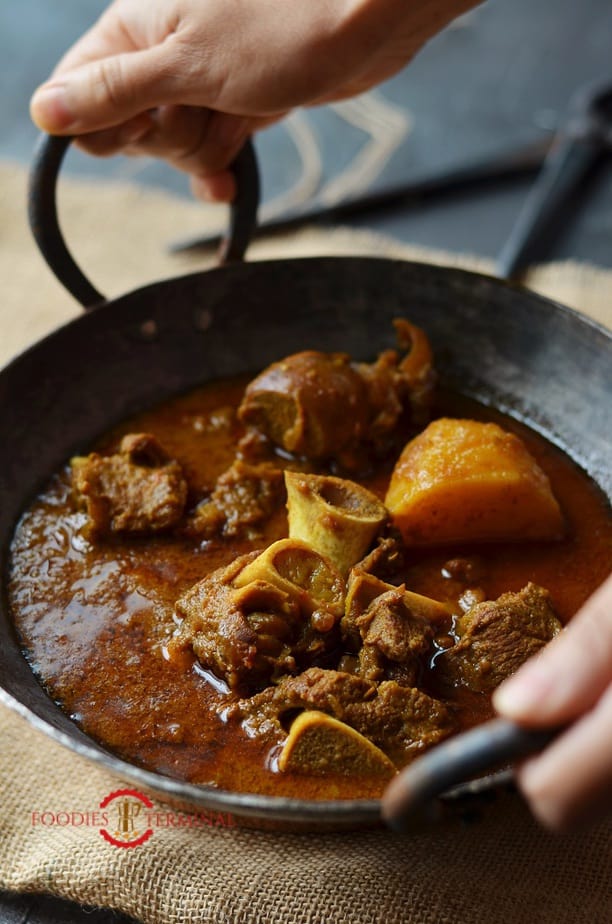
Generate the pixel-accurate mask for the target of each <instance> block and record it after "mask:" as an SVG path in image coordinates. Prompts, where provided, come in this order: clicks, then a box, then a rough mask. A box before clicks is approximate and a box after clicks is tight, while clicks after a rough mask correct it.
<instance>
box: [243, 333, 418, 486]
mask: <svg viewBox="0 0 612 924" xmlns="http://www.w3.org/2000/svg"><path fill="white" fill-rule="evenodd" d="M395 326H396V329H397V332H398V338H399V340H400V343H401V345H402V346H403V347H404V348H406V349H409V353H408V355H407V356H405V357H403V358H400V356H399V355H398V353H397V352H396V351H395V350H387V351H386V352H384V353H382V354H381V355H380V356H379V357H378V359H377V360H376V362H374V363H372V364H367V363H352V362H351V361H350V359H349V357H348V356H346V354H344V353H329V354H328V353H320V352H317V351H314V350H306V351H304V352H302V353H295V354H293V355H292V356H288V357H287V358H286V359H283V360H281V361H280V362H277V363H273V364H272V365H271V366H269V367H268V368H267V369H265V370H264V371H263V372H262V373H261V374H260V375H258V376H257V378H255V379H254V380H253V381H252V382H251V383H250V384H249V385H248V387H247V389H246V391H245V394H244V398H243V400H242V403H241V405H240V408H239V410H238V416H239V418H240V420H241V421H242V422H243V423H246V424H248V425H250V426H252V427H255V428H256V429H257V430H259V431H260V432H261V433H264V434H265V435H266V436H267V437H268V439H270V440H271V441H272V443H274V444H275V445H276V446H278V447H280V448H282V449H284V450H285V451H287V452H290V453H293V454H294V455H297V456H300V457H304V458H308V459H314V460H324V459H336V460H338V461H340V462H341V464H343V465H344V466H345V467H347V468H354V467H355V466H356V465H357V464H358V463H357V457H356V455H355V453H356V452H357V450H358V449H359V448H360V447H361V446H366V445H367V446H368V447H370V448H371V449H373V451H375V452H376V453H381V452H385V451H387V450H388V449H389V447H390V445H392V444H393V441H394V440H395V439H396V437H397V428H398V423H399V421H400V419H401V418H402V417H403V415H404V413H405V412H406V411H409V416H410V417H411V419H412V421H413V422H417V423H419V424H421V423H423V422H424V419H425V417H426V415H427V413H428V409H429V404H430V399H431V393H432V387H433V381H434V375H433V371H432V358H431V350H430V347H429V343H428V341H427V338H426V336H425V334H424V333H423V332H422V331H421V330H419V328H416V327H414V326H413V325H411V324H409V323H408V322H407V321H397V322H396V323H395Z"/></svg>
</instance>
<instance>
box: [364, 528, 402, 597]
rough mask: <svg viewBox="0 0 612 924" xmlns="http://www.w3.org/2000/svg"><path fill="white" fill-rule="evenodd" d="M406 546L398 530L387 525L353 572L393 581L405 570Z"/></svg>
mask: <svg viewBox="0 0 612 924" xmlns="http://www.w3.org/2000/svg"><path fill="white" fill-rule="evenodd" d="M405 562H406V548H405V546H404V543H403V541H402V536H401V533H400V532H399V530H397V529H395V527H393V526H390V525H387V526H386V527H385V529H384V530H383V532H382V533H381V535H380V536H379V537H378V539H377V540H376V545H375V546H374V548H373V549H372V551H371V552H368V554H367V555H366V556H365V558H362V559H361V561H358V562H357V564H356V565H355V567H354V568H353V571H354V572H363V573H365V574H372V575H374V576H375V577H378V578H380V579H381V580H383V581H390V582H391V583H393V581H394V579H396V578H397V577H398V576H399V575H400V574H401V573H402V571H403V570H405V567H404V566H405Z"/></svg>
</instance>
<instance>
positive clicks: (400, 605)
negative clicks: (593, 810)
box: [356, 588, 433, 686]
mask: <svg viewBox="0 0 612 924" xmlns="http://www.w3.org/2000/svg"><path fill="white" fill-rule="evenodd" d="M402 591H403V588H401V589H400V588H398V589H397V590H390V591H387V592H386V593H384V594H381V595H380V596H379V597H377V598H376V599H375V600H374V601H373V602H372V603H371V604H370V606H369V607H368V608H367V610H366V611H365V613H363V614H362V615H361V616H359V617H358V619H357V620H356V622H357V626H358V628H359V631H360V633H361V637H362V639H363V647H362V649H361V652H360V660H361V656H362V655H363V657H364V659H367V661H366V660H364V661H363V663H362V665H361V666H362V669H363V668H364V667H365V664H366V663H369V665H370V670H368V671H367V673H366V674H364V676H365V677H366V678H367V679H369V680H383V679H384V678H385V677H388V676H389V674H388V673H387V669H388V668H390V667H396V668H397V667H400V666H401V668H402V669H401V671H399V672H397V673H396V675H395V677H396V679H399V678H400V677H401V679H402V681H403V683H405V684H407V685H409V686H414V685H416V683H417V681H418V679H419V677H420V672H421V669H422V660H423V658H424V656H425V655H426V654H427V653H428V652H429V650H430V647H431V641H432V638H433V629H432V628H431V626H430V625H429V623H428V622H427V621H426V620H425V619H424V618H423V617H422V616H421V615H420V614H419V613H417V612H415V610H414V609H411V608H410V606H409V604H408V603H407V602H406V599H405V594H404V593H403V592H402ZM373 656H374V657H376V661H377V662H378V663H377V664H376V665H375V664H374V660H373Z"/></svg>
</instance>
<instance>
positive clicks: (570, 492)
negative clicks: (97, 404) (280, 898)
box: [9, 379, 612, 799]
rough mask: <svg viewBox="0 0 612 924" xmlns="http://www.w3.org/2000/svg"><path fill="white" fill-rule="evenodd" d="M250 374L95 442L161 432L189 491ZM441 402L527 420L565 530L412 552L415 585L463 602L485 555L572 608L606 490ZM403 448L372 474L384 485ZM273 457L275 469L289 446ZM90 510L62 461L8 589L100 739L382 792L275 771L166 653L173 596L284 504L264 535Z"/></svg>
mask: <svg viewBox="0 0 612 924" xmlns="http://www.w3.org/2000/svg"><path fill="white" fill-rule="evenodd" d="M245 384H246V379H244V380H243V379H241V380H231V381H222V382H216V383H211V384H208V385H206V386H204V387H201V388H199V389H197V390H195V391H193V392H191V393H189V394H187V395H184V396H182V397H179V398H177V399H174V400H172V401H168V402H166V403H164V404H162V405H160V406H159V407H157V408H155V409H153V410H151V411H148V412H146V413H144V414H141V415H139V416H138V417H136V418H133V419H131V420H129V421H126V422H125V423H124V424H122V425H121V427H119V428H117V429H116V430H114V431H113V432H112V433H110V434H107V435H106V436H105V437H103V438H102V439H101V440H100V441H99V443H98V445H97V447H96V448H97V449H98V450H99V451H102V452H104V451H110V450H113V449H114V448H115V447H116V446H117V444H118V442H119V440H120V438H121V436H122V435H124V434H125V433H127V432H134V431H147V432H150V433H153V434H155V436H157V437H158V439H159V440H160V442H161V443H162V444H163V445H164V446H165V447H166V449H167V450H168V452H169V454H170V455H171V456H172V457H173V458H176V459H177V460H178V461H179V462H180V463H181V464H182V465H183V467H184V469H185V472H186V475H187V478H188V481H189V484H190V490H191V492H192V494H193V500H194V502H195V500H196V499H198V498H200V497H201V496H202V495H203V494H205V493H206V491H208V490H210V489H211V488H212V486H213V484H214V482H215V479H216V478H217V477H218V476H219V475H220V474H221V473H222V472H223V471H224V470H225V469H226V468H227V467H228V466H229V465H230V464H231V462H232V461H233V458H234V454H235V446H236V441H237V439H238V438H239V437H240V435H241V432H242V431H241V430H240V427H239V426H238V425H237V424H235V423H231V422H229V421H230V420H231V417H230V415H228V414H227V409H228V408H235V407H237V405H238V404H239V402H240V399H241V397H242V393H243V389H244V386H245ZM437 414H444V415H445V416H456V417H464V418H468V417H471V418H475V419H481V420H493V421H495V422H497V423H499V424H500V425H501V426H503V427H505V428H506V429H508V430H512V431H514V432H516V433H518V434H519V436H520V437H521V438H522V439H523V440H524V441H525V443H526V445H527V447H528V449H529V450H530V452H531V453H532V455H533V456H534V457H535V458H536V459H537V461H538V462H539V464H540V465H541V467H542V468H543V469H544V471H545V472H546V473H547V475H548V477H549V479H550V481H551V485H552V489H553V492H554V494H555V495H556V497H557V499H558V501H559V503H560V505H561V508H562V510H563V512H564V515H565V517H566V521H567V533H566V538H564V539H563V540H562V541H560V542H554V543H551V542H548V543H543V542H540V543H537V542H536V543H534V542H529V543H525V544H520V543H519V544H514V545H509V544H492V545H488V546H482V545H481V546H479V547H477V548H476V547H458V546H453V547H452V548H444V549H443V548H437V549H434V550H419V551H416V552H414V553H411V555H410V564H409V567H408V569H407V572H406V574H405V581H406V584H407V587H408V588H409V589H410V590H414V591H417V592H418V593H422V594H426V595H428V596H431V597H434V598H437V599H440V600H453V601H456V600H457V597H458V595H459V594H460V593H461V592H462V590H463V585H461V584H460V582H459V581H458V580H456V579H453V578H452V577H449V576H445V575H448V569H445V568H444V566H445V563H446V562H448V561H449V559H455V558H457V557H461V556H470V557H473V556H477V559H478V560H479V562H480V567H481V571H482V578H481V579H480V580H479V584H480V586H482V587H483V589H484V591H485V593H486V595H487V598H488V599H493V598H495V597H497V596H498V595H499V594H501V593H503V592H504V591H508V590H519V589H520V588H522V587H523V586H524V585H525V584H526V583H527V582H528V581H533V582H535V583H537V584H540V585H542V586H543V587H546V588H547V589H548V590H549V591H550V592H551V596H552V600H553V604H554V606H555V609H556V611H557V613H558V615H559V617H560V618H561V620H562V621H563V622H566V621H567V620H568V619H570V618H571V616H572V615H573V614H574V613H575V611H576V610H577V609H578V608H579V607H580V605H581V604H582V603H583V602H584V600H585V599H586V598H587V597H588V596H589V594H590V593H591V592H592V591H593V590H594V589H595V587H597V586H598V584H600V583H601V582H602V581H603V579H604V578H605V577H606V575H607V573H608V571H609V567H610V558H611V552H612V517H611V515H610V509H609V506H608V504H607V501H606V499H605V498H604V497H603V495H602V494H601V492H600V491H599V489H598V488H597V487H596V486H595V485H594V484H593V483H592V482H591V481H590V480H589V479H588V477H587V476H586V475H585V474H584V473H583V472H581V471H580V470H579V469H578V468H577V467H576V466H575V465H574V464H573V463H572V462H571V461H570V460H569V459H568V458H567V457H566V456H565V455H564V454H563V453H562V452H560V451H559V450H558V449H557V448H556V447H554V446H552V445H551V444H550V443H548V442H546V441H545V440H544V439H543V438H542V437H540V436H539V435H537V434H536V433H534V432H532V431H530V430H529V429H528V428H526V427H524V426H522V425H520V424H518V423H517V422H516V421H514V420H512V419H510V418H507V417H504V416H503V415H501V414H499V413H496V412H493V411H491V410H489V409H485V408H484V407H482V406H480V405H478V404H476V403H475V402H473V401H471V400H468V399H466V398H462V397H458V396H449V395H446V396H442V397H441V398H440V399H439V406H438V408H437ZM393 461H394V460H391V462H390V463H389V464H388V465H387V467H386V468H384V467H383V469H381V470H380V471H378V472H377V473H376V474H375V475H374V476H372V477H371V478H368V479H366V480H364V482H363V483H364V484H365V485H366V487H368V488H370V489H371V490H373V491H374V492H375V493H377V494H378V495H379V496H380V497H381V498H382V497H384V495H385V491H386V487H387V483H388V478H389V475H390V471H391V468H392V464H393ZM278 464H279V467H281V466H282V465H283V464H284V463H283V460H282V459H279V460H278ZM84 522H85V517H84V514H83V513H82V512H80V511H78V510H77V509H76V507H75V504H74V501H73V498H72V495H71V488H70V475H69V468H68V467H66V468H65V469H64V470H63V471H62V472H60V473H58V474H56V475H55V476H54V477H53V478H52V479H51V481H50V482H49V484H48V485H47V487H46V488H45V489H44V491H43V492H42V493H41V494H40V496H39V497H38V498H37V499H36V500H35V501H34V503H33V504H32V506H31V507H30V508H29V509H28V510H27V511H26V512H25V513H24V514H23V516H22V518H21V521H20V522H19V524H18V527H17V529H16V532H15V536H14V539H13V543H12V548H11V561H10V581H9V595H10V604H11V608H12V613H13V618H14V620H15V623H16V626H17V629H18V632H19V634H20V637H21V640H22V644H23V648H24V652H25V654H26V657H27V659H28V661H29V662H30V664H31V666H32V669H33V670H34V672H35V673H36V675H37V676H38V677H39V679H40V681H41V683H43V684H44V686H45V688H46V689H47V691H48V693H49V695H50V696H51V697H53V699H54V700H56V701H57V702H58V703H59V704H60V705H61V706H62V708H63V709H64V710H65V711H66V712H67V713H68V714H69V715H70V716H71V717H72V718H73V719H74V721H75V722H77V723H78V724H79V725H80V726H81V727H82V728H83V729H84V730H85V731H86V732H87V733H88V734H89V735H90V736H91V737H92V738H94V739H97V740H98V741H100V742H102V743H103V744H104V745H105V746H107V747H108V748H109V749H110V750H112V751H114V752H115V753H117V754H118V755H119V756H121V757H123V758H125V759H127V760H128V761H131V762H133V763H135V764H138V765H140V766H143V767H147V768H149V769H151V770H155V771H158V772H160V773H162V774H167V775H168V776H172V777H176V778H179V779H184V780H189V781H191V782H194V783H205V784H212V785H216V786H219V787H221V788H224V789H229V790H236V791H243V792H258V793H269V794H274V795H287V796H296V797H300V798H307V799H316V798H356V797H371V796H376V795H378V794H379V793H380V791H381V790H382V788H383V787H384V783H381V782H380V781H376V780H364V779H359V780H354V779H351V778H350V777H346V776H340V775H338V776H336V777H332V776H329V777H325V778H322V777H308V776H292V775H291V774H288V773H286V774H284V773H279V772H277V771H276V770H275V763H274V754H273V753H270V752H269V746H268V744H267V743H266V742H265V741H264V740H262V739H258V738H249V737H248V736H247V735H246V734H245V733H244V732H242V731H241V729H240V728H238V727H236V726H232V725H228V724H225V723H224V722H223V720H222V719H221V718H220V717H219V716H218V714H217V712H216V711H215V710H216V707H218V705H219V704H220V703H221V702H222V701H224V700H227V699H228V698H231V695H230V694H227V693H225V692H224V691H223V690H222V689H221V688H220V685H219V684H218V683H214V682H210V681H211V680H213V681H214V678H210V677H208V676H207V675H206V673H205V672H204V671H203V669H201V668H199V667H198V666H197V665H194V666H193V667H192V668H191V669H190V670H180V669H177V667H176V666H175V665H171V664H170V663H169V662H168V661H167V660H166V659H165V657H164V646H165V644H166V643H167V641H168V639H169V637H170V636H171V634H172V632H173V630H174V628H175V626H176V622H175V619H176V617H175V615H174V603H175V601H176V599H177V598H178V597H179V596H180V595H181V594H182V593H183V592H184V591H185V590H187V588H189V587H190V586H191V585H192V584H194V583H195V582H196V581H198V580H200V579H201V578H202V577H204V576H205V575H206V574H207V573H208V572H210V571H212V570H213V569H215V568H217V567H219V566H221V565H224V564H227V563H229V562H230V561H232V560H233V559H234V558H235V557H236V556H238V555H241V554H243V553H244V552H247V551H250V550H252V549H256V548H263V547H264V546H266V545H267V544H269V543H270V542H272V541H274V540H276V539H278V538H281V537H283V536H285V535H286V534H287V523H286V516H285V512H284V509H282V508H281V510H280V511H278V512H277V513H276V514H275V515H273V516H272V518H271V519H270V520H269V521H268V523H267V524H266V526H265V529H264V534H263V536H262V537H261V538H260V539H257V540H254V541H246V540H243V541H237V540H232V539H219V540H208V541H200V540H194V539H187V538H181V537H177V536H165V537H164V536H157V537H146V538H142V539H134V538H129V539H123V538H115V539H112V540H108V541H107V540H105V541H103V542H100V543H98V544H96V545H93V544H90V542H88V541H87V540H86V539H85V538H84V536H83V532H82V527H83V525H84ZM447 630H450V626H449V627H447ZM426 686H427V687H428V691H429V692H431V693H433V694H434V695H436V694H438V693H439V691H437V690H436V676H435V670H433V671H431V672H430V674H429V676H428V678H427V679H426ZM447 701H448V691H447ZM453 702H454V703H455V707H456V709H457V711H458V713H459V715H460V720H461V724H462V725H463V726H464V727H467V726H470V725H472V724H474V723H476V722H479V721H482V720H484V719H486V718H487V717H488V716H489V715H490V706H489V700H488V697H486V696H483V695H480V694H474V693H472V694H470V693H468V692H467V691H465V690H459V689H458V690H457V691H456V695H455V694H454V696H453Z"/></svg>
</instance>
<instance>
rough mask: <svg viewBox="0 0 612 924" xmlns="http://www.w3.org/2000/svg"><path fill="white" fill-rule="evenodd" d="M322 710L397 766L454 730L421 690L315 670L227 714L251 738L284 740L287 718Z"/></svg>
mask: <svg viewBox="0 0 612 924" xmlns="http://www.w3.org/2000/svg"><path fill="white" fill-rule="evenodd" d="M302 709H317V710H319V711H320V712H325V713H327V714H328V715H333V716H334V717H335V718H337V719H339V720H340V721H341V722H345V723H346V724H347V725H350V726H351V727H352V728H354V729H356V730H357V731H358V732H360V733H361V734H362V735H364V736H365V737H366V738H369V740H370V741H372V742H373V743H374V744H375V745H377V747H379V748H380V749H381V750H382V751H384V752H385V754H387V755H388V756H389V757H390V758H391V760H393V762H394V763H395V764H396V765H397V766H403V765H404V764H406V763H408V762H409V761H410V760H412V759H413V758H414V757H416V756H417V755H418V754H419V753H420V752H421V751H423V750H425V749H426V748H428V747H431V745H433V744H437V742H438V741H441V740H442V739H443V738H445V737H447V736H448V735H449V734H451V732H452V731H454V730H455V722H454V719H453V716H452V714H451V713H450V711H449V710H448V708H447V707H446V706H445V705H444V703H441V702H439V701H438V700H434V699H432V698H431V697H430V696H427V695H426V694H425V693H422V692H421V691H420V690H417V689H415V688H411V687H402V686H400V685H399V684H397V683H395V682H394V681H389V680H386V681H384V682H383V683H380V684H376V683H372V682H370V681H368V680H364V679H363V678H362V677H356V676H355V675H353V674H348V673H344V672H342V671H333V670H323V669H322V668H319V667H311V668H309V669H308V670H306V671H304V672H303V673H302V674H299V675H298V676H297V677H286V678H283V680H281V681H280V683H279V684H278V686H276V687H268V689H266V690H264V691H263V692H261V693H259V694H257V695H256V696H253V697H251V698H250V699H247V700H241V701H240V702H239V703H238V704H237V705H235V706H234V707H233V708H232V707H230V709H229V710H226V715H227V716H228V717H230V718H232V717H234V718H236V717H237V718H240V719H242V720H243V723H244V725H245V727H246V729H247V731H248V733H249V734H264V735H265V734H271V735H275V736H276V737H278V736H279V734H280V732H281V730H282V722H283V719H284V717H285V716H291V715H292V714H294V713H295V711H296V710H302Z"/></svg>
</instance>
